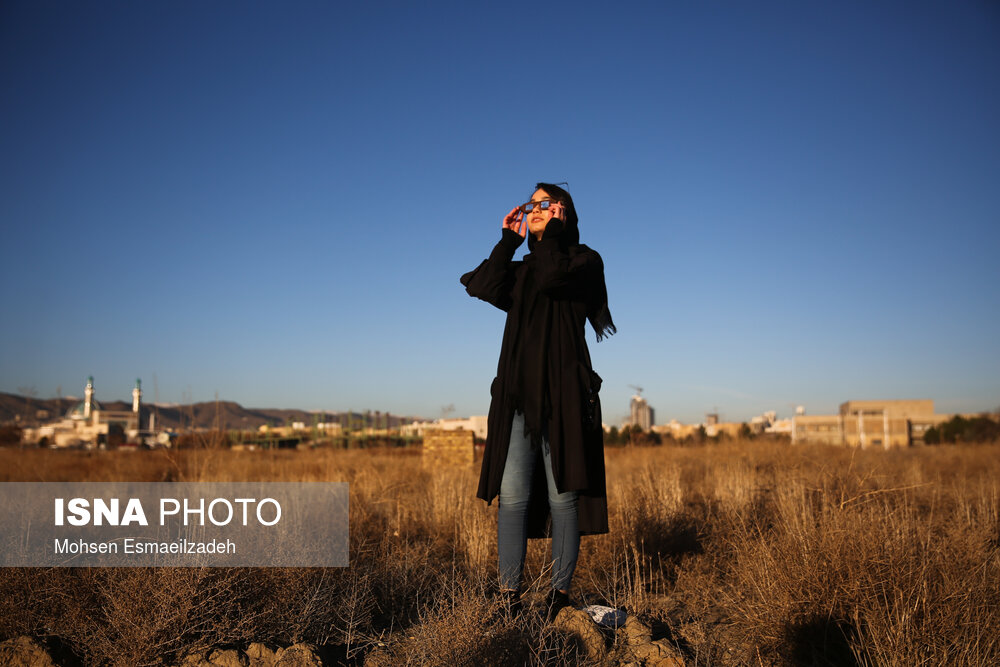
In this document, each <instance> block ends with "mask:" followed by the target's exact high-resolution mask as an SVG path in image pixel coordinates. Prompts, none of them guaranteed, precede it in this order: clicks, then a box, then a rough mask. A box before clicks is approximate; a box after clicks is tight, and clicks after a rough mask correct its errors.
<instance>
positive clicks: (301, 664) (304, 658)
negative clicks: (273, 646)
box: [274, 644, 323, 667]
mask: <svg viewBox="0 0 1000 667" xmlns="http://www.w3.org/2000/svg"><path fill="white" fill-rule="evenodd" d="M275 657H276V658H277V659H278V660H277V662H275V663H274V667H323V662H322V661H321V660H320V659H319V654H318V653H317V652H316V649H315V648H314V647H312V646H310V645H309V644H293V645H292V646H289V647H288V648H286V649H284V650H279V651H278V652H277V653H275Z"/></svg>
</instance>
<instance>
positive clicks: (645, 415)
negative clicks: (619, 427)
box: [629, 394, 653, 431]
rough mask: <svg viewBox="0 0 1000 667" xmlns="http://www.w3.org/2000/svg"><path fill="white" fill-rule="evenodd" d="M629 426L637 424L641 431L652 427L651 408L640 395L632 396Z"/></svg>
mask: <svg viewBox="0 0 1000 667" xmlns="http://www.w3.org/2000/svg"><path fill="white" fill-rule="evenodd" d="M631 413H632V414H631V417H630V419H629V425H630V426H638V427H639V428H641V429H642V430H643V431H648V430H649V429H651V428H653V408H651V407H650V405H649V403H647V402H646V399H644V398H643V397H642V396H639V395H638V394H636V395H635V396H633V397H632V404H631Z"/></svg>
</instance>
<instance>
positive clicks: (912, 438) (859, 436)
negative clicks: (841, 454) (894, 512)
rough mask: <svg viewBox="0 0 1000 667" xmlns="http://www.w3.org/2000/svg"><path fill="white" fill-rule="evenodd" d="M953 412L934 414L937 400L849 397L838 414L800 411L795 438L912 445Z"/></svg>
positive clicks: (795, 420) (858, 444) (856, 444)
mask: <svg viewBox="0 0 1000 667" xmlns="http://www.w3.org/2000/svg"><path fill="white" fill-rule="evenodd" d="M950 418H951V415H938V414H934V401H932V400H930V399H923V400H888V401H847V402H846V403H841V404H840V410H839V414H836V415H796V416H795V417H794V418H793V419H792V442H793V443H798V442H818V443H826V444H831V445H848V446H850V447H884V448H885V449H889V448H890V447H908V446H910V445H917V444H923V442H924V434H925V433H926V432H927V429H929V428H930V427H932V426H936V425H938V424H941V423H943V422H946V421H948V419H950Z"/></svg>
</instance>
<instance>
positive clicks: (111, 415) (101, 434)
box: [22, 376, 169, 447]
mask: <svg viewBox="0 0 1000 667" xmlns="http://www.w3.org/2000/svg"><path fill="white" fill-rule="evenodd" d="M94 394H95V391H94V378H93V376H91V377H88V378H87V387H86V389H85V390H84V399H83V400H82V401H80V402H79V403H78V404H77V405H75V406H74V407H72V408H71V409H70V410H69V411H68V412H67V413H66V415H65V416H64V417H63V418H62V419H58V420H55V421H52V422H49V423H48V424H43V425H42V426H39V427H37V428H26V429H24V433H23V436H22V439H23V441H24V442H26V443H29V444H40V445H46V446H49V447H74V446H84V447H93V446H95V445H99V444H104V443H106V442H107V439H108V435H109V434H110V432H111V430H112V428H120V432H121V434H122V435H123V436H124V437H125V438H126V439H127V440H129V441H135V440H136V439H138V438H141V437H144V436H149V437H152V438H154V439H156V434H152V433H148V432H142V431H140V430H139V429H140V425H139V415H140V408H141V400H142V384H141V382H140V381H139V380H136V381H135V387H134V388H133V389H132V409H131V410H105V409H103V408H102V407H101V404H100V403H98V402H97V399H96V398H95V396H94ZM158 443H159V444H167V445H169V438H167V440H166V441H160V440H158Z"/></svg>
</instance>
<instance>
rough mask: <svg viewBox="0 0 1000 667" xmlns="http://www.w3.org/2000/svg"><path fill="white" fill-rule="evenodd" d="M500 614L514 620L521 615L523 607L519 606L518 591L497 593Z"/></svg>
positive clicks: (519, 597)
mask: <svg viewBox="0 0 1000 667" xmlns="http://www.w3.org/2000/svg"><path fill="white" fill-rule="evenodd" d="M497 599H498V600H499V601H500V613H501V614H504V615H505V616H508V617H509V618H515V617H517V616H520V615H521V612H522V611H523V609H524V607H523V606H522V605H521V594H520V593H519V592H518V591H499V592H498V593H497Z"/></svg>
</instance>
